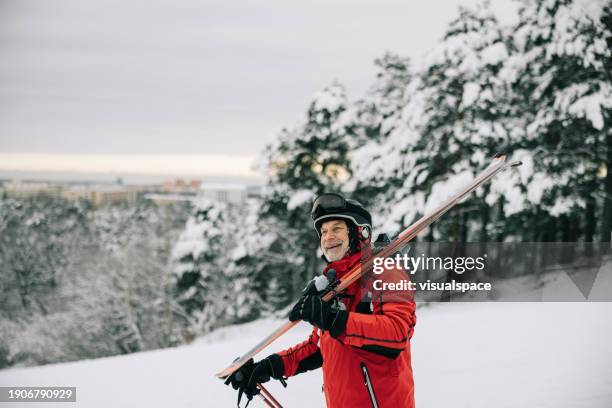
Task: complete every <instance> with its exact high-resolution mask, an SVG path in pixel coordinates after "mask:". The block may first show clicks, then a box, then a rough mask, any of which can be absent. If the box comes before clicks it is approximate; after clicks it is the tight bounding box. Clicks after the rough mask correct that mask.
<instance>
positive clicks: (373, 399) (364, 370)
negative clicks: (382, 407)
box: [359, 363, 378, 408]
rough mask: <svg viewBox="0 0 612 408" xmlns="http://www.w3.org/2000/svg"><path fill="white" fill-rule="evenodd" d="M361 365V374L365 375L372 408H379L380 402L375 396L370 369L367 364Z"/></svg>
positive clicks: (364, 378)
mask: <svg viewBox="0 0 612 408" xmlns="http://www.w3.org/2000/svg"><path fill="white" fill-rule="evenodd" d="M359 365H360V366H361V373H362V374H363V382H364V384H365V386H366V390H367V391H368V395H369V396H370V401H371V402H372V408H378V401H376V395H375V394H374V387H372V381H371V380H370V373H369V372H368V367H366V365H365V363H360V364H359Z"/></svg>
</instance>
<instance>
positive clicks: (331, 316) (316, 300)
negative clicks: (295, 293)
mask: <svg viewBox="0 0 612 408" xmlns="http://www.w3.org/2000/svg"><path fill="white" fill-rule="evenodd" d="M289 320H291V321H292V322H294V321H296V320H304V321H307V322H308V323H310V324H313V325H315V326H317V327H318V328H319V329H321V330H328V331H329V334H331V335H332V337H338V336H339V335H341V334H342V333H343V332H344V330H346V322H347V320H348V312H347V311H346V310H340V309H338V308H337V307H335V306H332V305H330V304H329V303H327V302H324V301H323V300H322V299H321V298H320V297H319V296H304V297H302V298H301V299H300V300H299V301H298V302H297V303H296V304H295V306H293V309H291V312H289Z"/></svg>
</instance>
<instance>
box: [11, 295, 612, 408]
mask: <svg viewBox="0 0 612 408" xmlns="http://www.w3.org/2000/svg"><path fill="white" fill-rule="evenodd" d="M611 314H612V303H451V304H435V305H432V306H428V307H423V308H420V309H419V310H418V323H417V327H416V332H415V337H414V338H413V365H414V372H415V382H416V398H417V406H418V407H420V408H421V407H446V406H453V407H556V408H558V407H585V408H586V407H589V408H596V407H602V408H604V407H610V406H612V365H611V364H610V362H611V361H612V348H611V347H610V344H612V319H611V318H610V315H611ZM279 323H280V322H279V321H275V320H260V321H258V322H253V323H248V324H245V325H240V326H233V327H228V328H225V329H222V330H219V331H217V332H215V333H212V334H211V335H209V336H206V337H205V338H202V339H200V340H198V341H196V342H195V343H194V344H192V345H190V346H185V347H180V348H176V349H166V350H159V351H152V352H143V353H137V354H133V355H129V356H122V357H111V358H103V359H98V360H91V361H81V362H76V363H67V364H58V365H51V366H45V367H35V368H27V369H10V370H3V371H0V385H1V386H18V385H30V386H34V385H39V386H52V385H54V386H76V387H77V401H78V402H77V404H76V406H78V407H148V408H151V407H212V406H228V407H229V406H235V394H234V392H233V390H230V389H229V388H228V387H225V386H223V384H222V382H221V381H220V380H217V379H216V378H215V377H214V376H213V373H214V372H216V371H217V370H219V369H221V368H223V366H225V365H226V364H227V363H228V362H230V361H231V360H232V359H233V358H234V357H235V356H237V355H238V354H239V353H240V351H243V350H246V349H247V348H249V347H250V346H252V345H253V343H254V342H256V341H259V340H260V339H261V338H262V337H263V336H264V335H265V334H267V333H268V332H269V330H271V329H273V328H275V327H276V326H277V325H279ZM308 332H309V329H308V326H307V325H306V324H300V325H299V326H298V327H296V328H294V329H293V330H292V331H290V332H289V333H287V334H286V336H285V338H283V339H282V342H281V343H282V344H283V345H289V344H293V343H296V342H298V341H300V340H301V339H303V338H306V336H307V334H308ZM277 348H278V346H275V347H274V349H273V350H277ZM270 390H271V391H273V393H274V395H275V396H277V398H278V399H279V400H280V401H281V402H282V403H284V404H285V406H287V407H312V406H323V405H324V399H323V396H322V393H321V376H320V372H319V371H317V372H311V373H307V374H304V375H301V376H298V377H295V378H291V379H290V380H289V385H288V388H287V389H286V390H285V389H283V388H282V387H281V386H280V385H277V384H273V385H271V386H270ZM0 406H2V407H4V406H14V407H23V408H25V407H33V406H41V404H38V405H36V404H29V403H18V404H3V403H0ZM53 406H58V407H64V408H65V407H68V406H70V405H69V404H67V403H63V404H51V403H45V404H44V407H49V408H51V407H53ZM252 406H254V407H256V406H263V404H262V403H261V401H259V400H257V401H255V402H254V403H253V405H252Z"/></svg>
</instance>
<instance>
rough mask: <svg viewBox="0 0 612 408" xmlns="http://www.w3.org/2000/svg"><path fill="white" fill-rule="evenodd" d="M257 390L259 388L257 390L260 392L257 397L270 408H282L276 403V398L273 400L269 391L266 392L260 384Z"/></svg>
mask: <svg viewBox="0 0 612 408" xmlns="http://www.w3.org/2000/svg"><path fill="white" fill-rule="evenodd" d="M257 388H259V390H260V391H261V392H260V394H259V396H260V397H261V398H262V399H263V400H264V402H265V403H266V404H267V405H268V406H269V407H270V408H283V406H282V405H281V404H280V402H278V401H277V400H276V398H274V397H273V396H272V394H270V391H268V390H267V389H266V388H265V387H264V386H263V385H262V384H257Z"/></svg>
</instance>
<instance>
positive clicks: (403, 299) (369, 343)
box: [338, 271, 416, 358]
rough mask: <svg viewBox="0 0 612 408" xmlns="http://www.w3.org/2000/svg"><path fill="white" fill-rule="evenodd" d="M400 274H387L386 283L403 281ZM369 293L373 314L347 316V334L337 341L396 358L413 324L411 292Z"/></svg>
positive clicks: (383, 278)
mask: <svg viewBox="0 0 612 408" xmlns="http://www.w3.org/2000/svg"><path fill="white" fill-rule="evenodd" d="M406 276H407V275H406V274H405V273H404V272H403V271H389V273H388V274H386V276H384V277H382V280H383V281H385V282H399V281H400V280H401V279H404V278H406ZM371 290H372V314H363V313H355V312H349V314H348V319H347V323H346V330H345V331H344V333H342V334H341V335H340V336H339V337H338V340H340V341H342V342H343V343H344V344H349V345H351V346H355V347H360V348H363V349H365V350H369V351H373V352H376V353H378V354H382V355H386V356H388V357H390V358H395V357H397V355H399V353H400V352H401V351H402V350H404V349H405V348H406V346H407V344H408V341H409V340H410V338H411V337H412V333H413V331H414V326H415V324H416V313H415V311H416V305H415V303H414V298H413V294H412V292H409V291H393V292H385V291H380V290H379V291H377V290H374V289H373V288H371Z"/></svg>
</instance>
